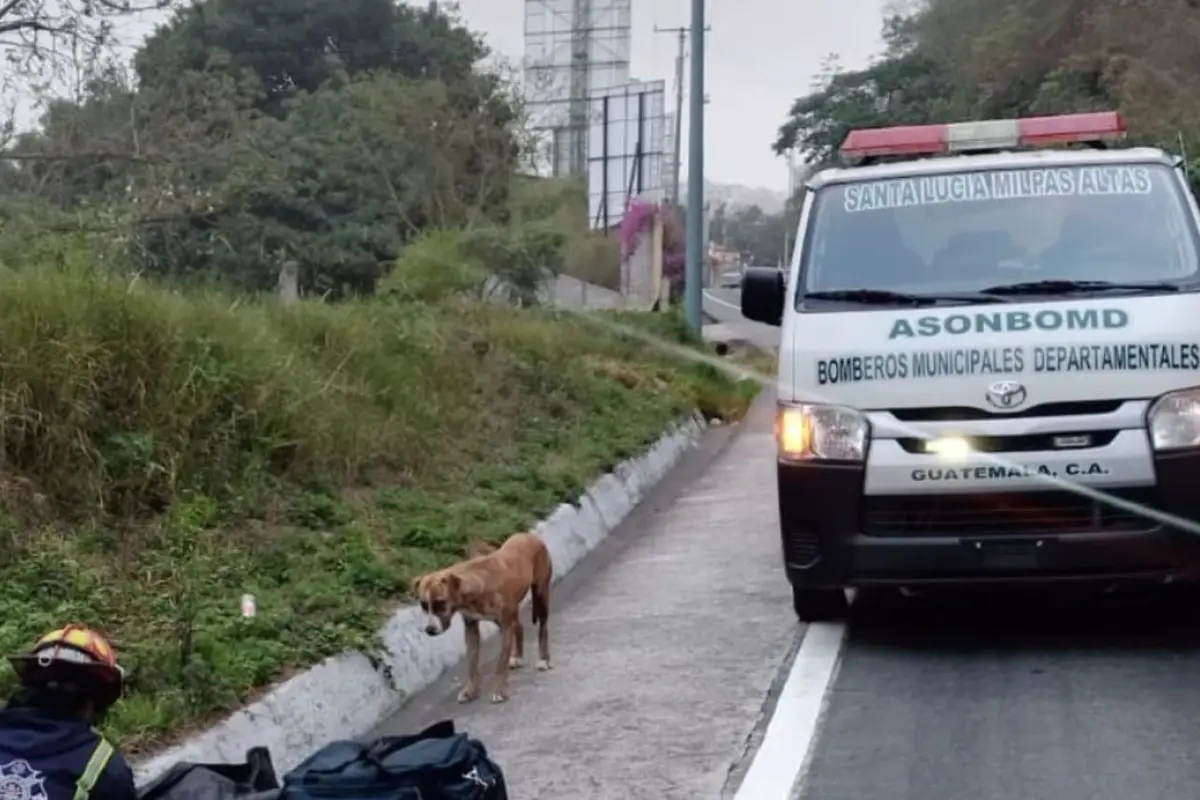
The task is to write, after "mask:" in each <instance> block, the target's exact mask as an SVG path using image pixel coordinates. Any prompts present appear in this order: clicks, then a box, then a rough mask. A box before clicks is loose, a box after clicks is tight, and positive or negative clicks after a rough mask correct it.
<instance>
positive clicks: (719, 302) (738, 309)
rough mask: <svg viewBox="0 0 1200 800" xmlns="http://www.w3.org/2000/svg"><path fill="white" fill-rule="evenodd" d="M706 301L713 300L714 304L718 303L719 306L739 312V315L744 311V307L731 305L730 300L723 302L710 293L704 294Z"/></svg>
mask: <svg viewBox="0 0 1200 800" xmlns="http://www.w3.org/2000/svg"><path fill="white" fill-rule="evenodd" d="M704 299H705V300H711V301H712V302H714V303H716V304H717V305H719V306H725V307H726V308H732V309H733V310H734V311H736V312H738V313H739V314H740V313H741V311H742V307H741V306H740V305H737V304H736V303H731V302H729V301H728V300H722V299H721V298H719V297H714V296H713V295H711V294H709V293H708V292H705V293H704Z"/></svg>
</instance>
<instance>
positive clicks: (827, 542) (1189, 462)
mask: <svg viewBox="0 0 1200 800" xmlns="http://www.w3.org/2000/svg"><path fill="white" fill-rule="evenodd" d="M1142 441H1143V442H1144V441H1145V439H1144V434H1142ZM1147 458H1149V465H1148V468H1149V469H1152V471H1153V476H1154V477H1153V483H1152V484H1151V485H1147V483H1146V482H1145V481H1142V482H1140V484H1134V485H1125V486H1121V485H1116V484H1112V483H1110V484H1109V485H1101V486H1097V487H1096V488H1097V489H1098V490H1099V491H1101V492H1103V493H1104V495H1105V496H1106V497H1108V498H1112V499H1111V500H1108V501H1102V500H1097V499H1095V498H1094V497H1092V496H1089V495H1087V494H1079V493H1076V492H1072V491H1070V490H1069V489H1059V488H1055V487H1053V486H1051V487H1050V488H1047V486H1046V484H1045V483H1044V482H1042V483H1041V484H1039V485H1038V486H1037V488H1036V490H1034V489H1033V488H1032V487H1027V486H1024V485H1021V481H1019V480H1018V481H1017V485H1015V486H1013V485H1006V486H1005V487H1004V490H997V489H996V488H994V486H995V485H994V484H989V483H987V482H980V483H979V484H978V485H963V484H958V485H956V486H954V487H953V488H954V491H941V492H940V491H937V490H936V489H934V487H933V486H930V489H933V491H928V490H927V491H924V492H917V491H911V490H910V491H907V492H897V493H893V494H881V493H879V489H880V487H878V486H877V487H875V492H874V493H871V494H868V493H867V492H866V490H867V486H868V479H867V468H866V467H864V466H862V465H843V464H837V465H834V464H820V463H817V464H813V463H804V464H797V463H791V462H780V463H779V467H778V482H779V510H780V523H781V535H782V543H783V555H784V562H785V565H786V568H787V574H788V578H789V580H791V581H792V583H793V584H796V585H798V586H804V587H806V588H832V587H849V586H867V585H880V584H890V585H909V586H911V585H920V584H956V583H981V582H989V583H990V582H1043V581H1086V580H1103V581H1113V580H1125V579H1129V580H1138V579H1141V580H1152V581H1167V580H1176V579H1194V578H1196V577H1200V535H1197V534H1196V533H1195V532H1192V531H1189V530H1188V527H1189V526H1193V527H1196V526H1194V525H1193V523H1194V522H1195V521H1200V452H1195V451H1189V452H1186V453H1175V454H1170V455H1160V456H1152V455H1147ZM1063 477H1064V479H1065V480H1068V481H1069V480H1070V478H1069V477H1066V476H1063ZM1092 477H1093V478H1094V476H1092ZM1116 477H1118V476H1114V478H1116ZM1081 481H1082V482H1086V481H1084V480H1083V479H1081ZM1100 483H1101V484H1103V481H1100ZM934 485H936V484H934ZM1145 508H1148V509H1152V511H1151V512H1150V513H1149V514H1146V513H1141V512H1139V511H1138V509H1145ZM1154 511H1157V512H1161V513H1159V514H1155V513H1154ZM1164 515H1166V517H1167V518H1166V519H1164V518H1163V516H1164Z"/></svg>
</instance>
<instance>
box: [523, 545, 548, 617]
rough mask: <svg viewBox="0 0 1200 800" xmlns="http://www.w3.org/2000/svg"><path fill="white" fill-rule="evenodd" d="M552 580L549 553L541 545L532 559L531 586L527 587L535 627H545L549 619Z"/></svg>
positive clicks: (544, 546)
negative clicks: (529, 593) (530, 595)
mask: <svg viewBox="0 0 1200 800" xmlns="http://www.w3.org/2000/svg"><path fill="white" fill-rule="evenodd" d="M553 579H554V564H553V563H552V562H551V561H550V551H549V550H547V549H546V545H545V544H543V545H542V546H541V547H539V548H538V550H537V554H536V555H535V556H534V557H533V585H532V586H530V587H529V589H530V592H531V594H532V597H531V598H530V605H532V606H533V622H534V624H535V625H545V624H546V622H547V621H548V620H549V619H550V582H551V581H552V580H553Z"/></svg>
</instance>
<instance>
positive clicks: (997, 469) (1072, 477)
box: [742, 113, 1200, 621]
mask: <svg viewBox="0 0 1200 800" xmlns="http://www.w3.org/2000/svg"><path fill="white" fill-rule="evenodd" d="M1124 136H1125V124H1124V122H1123V120H1122V119H1121V117H1120V116H1119V115H1118V114H1116V113H1096V114H1079V115H1070V116H1061V117H1043V118H1036V119H1021V120H999V121H986V122H972V123H964V124H955V125H932V126H918V127H903V128H888V129H871V130H856V131H853V132H851V133H850V135H849V136H847V137H846V140H845V143H844V145H843V147H842V155H843V157H844V158H846V159H847V160H848V161H850V162H851V163H852V164H853V165H852V166H848V167H847V168H839V169H829V170H825V171H824V172H821V173H820V174H818V175H817V176H815V177H814V178H813V179H812V180H811V182H810V183H809V184H808V187H807V192H806V197H805V200H804V205H803V211H802V213H801V216H800V224H799V229H798V232H797V238H796V247H795V252H794V253H793V257H792V263H791V267H790V269H789V270H788V271H787V272H784V273H781V272H779V271H777V270H774V269H765V270H764V269H753V270H748V271H747V274H746V275H745V276H744V279H743V284H742V312H743V314H744V315H745V316H746V317H747V318H749V319H752V320H755V321H759V322H765V323H768V324H772V325H778V326H781V339H780V348H779V375H778V387H777V391H778V403H779V407H778V416H777V420H776V439H777V443H778V475H779V511H780V523H781V528H782V530H781V535H782V539H783V554H784V562H785V566H786V570H787V575H788V579H789V581H790V582H791V584H792V590H793V597H794V606H795V610H796V613H797V614H798V615H799V616H800V618H801V619H803V620H806V621H812V620H822V619H831V618H835V617H837V616H839V615H841V614H843V613H844V612H845V610H846V594H845V591H844V590H845V589H847V588H851V587H876V586H878V587H885V586H886V587H901V588H909V589H920V588H922V587H929V586H937V585H947V584H961V583H977V582H1026V581H1033V582H1040V581H1064V580H1072V581H1079V580H1096V581H1103V582H1107V583H1113V584H1118V583H1121V582H1124V581H1128V580H1150V581H1155V582H1170V581H1174V580H1177V579H1182V578H1187V577H1190V576H1191V575H1192V573H1193V572H1195V571H1197V569H1196V568H1197V567H1200V536H1197V535H1196V533H1197V531H1200V525H1197V523H1196V521H1197V520H1200V240H1198V237H1197V220H1198V211H1197V206H1196V202H1195V199H1194V198H1193V197H1192V194H1191V192H1190V190H1189V188H1188V184H1187V180H1186V176H1185V174H1184V172H1183V166H1182V163H1181V160H1180V159H1179V158H1177V157H1175V156H1172V155H1169V154H1167V153H1164V152H1163V151H1161V150H1156V149H1149V148H1128V147H1115V148H1114V147H1113V146H1112V145H1113V144H1114V143H1119V142H1122V141H1123V140H1124Z"/></svg>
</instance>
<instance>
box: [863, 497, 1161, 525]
mask: <svg viewBox="0 0 1200 800" xmlns="http://www.w3.org/2000/svg"><path fill="white" fill-rule="evenodd" d="M1108 494H1109V495H1111V496H1114V497H1116V498H1119V499H1121V500H1124V501H1126V502H1129V503H1135V504H1137V505H1142V506H1152V505H1153V502H1154V499H1155V497H1154V489H1153V488H1149V487H1147V488H1144V489H1119V490H1113V491H1109V492H1108ZM1155 526H1156V523H1155V521H1154V520H1153V519H1150V518H1147V517H1144V516H1142V515H1140V514H1137V513H1135V512H1133V511H1130V510H1128V509H1126V508H1124V507H1122V506H1118V505H1114V504H1112V503H1105V502H1099V501H1096V500H1093V499H1091V498H1090V497H1087V496H1084V495H1081V494H1077V493H1075V492H1068V491H1043V492H1010V493H992V494H959V495H903V496H867V497H864V498H863V510H862V531H863V533H864V534H866V535H867V536H888V537H900V536H904V537H920V536H968V537H969V536H1037V535H1039V534H1042V535H1047V536H1049V535H1059V534H1071V533H1101V532H1106V531H1114V532H1115V531H1142V530H1151V529H1153V528H1154V527H1155Z"/></svg>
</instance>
